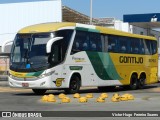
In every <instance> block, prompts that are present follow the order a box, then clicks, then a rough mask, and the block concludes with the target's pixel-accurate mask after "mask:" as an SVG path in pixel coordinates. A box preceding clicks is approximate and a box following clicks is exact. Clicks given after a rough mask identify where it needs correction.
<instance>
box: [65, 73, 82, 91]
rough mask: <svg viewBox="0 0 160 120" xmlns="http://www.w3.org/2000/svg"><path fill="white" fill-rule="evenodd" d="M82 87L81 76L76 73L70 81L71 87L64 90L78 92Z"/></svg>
mask: <svg viewBox="0 0 160 120" xmlns="http://www.w3.org/2000/svg"><path fill="white" fill-rule="evenodd" d="M79 89H80V78H79V77H78V76H76V75H73V76H72V78H71V81H70V85H69V88H67V89H65V90H64V91H65V92H66V93H69V94H74V93H77V92H78V91H79Z"/></svg>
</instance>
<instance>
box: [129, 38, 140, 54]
mask: <svg viewBox="0 0 160 120" xmlns="http://www.w3.org/2000/svg"><path fill="white" fill-rule="evenodd" d="M130 53H132V54H139V53H140V39H136V38H131V41H130Z"/></svg>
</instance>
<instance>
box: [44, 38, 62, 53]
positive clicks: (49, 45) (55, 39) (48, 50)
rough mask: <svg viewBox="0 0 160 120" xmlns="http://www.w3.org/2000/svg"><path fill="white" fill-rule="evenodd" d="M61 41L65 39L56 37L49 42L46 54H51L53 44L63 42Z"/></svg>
mask: <svg viewBox="0 0 160 120" xmlns="http://www.w3.org/2000/svg"><path fill="white" fill-rule="evenodd" d="M61 39H63V37H55V38H52V39H50V40H49V41H48V42H47V45H46V52H47V53H50V52H51V47H52V44H53V43H54V42H55V41H58V40H61Z"/></svg>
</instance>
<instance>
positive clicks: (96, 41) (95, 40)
mask: <svg viewBox="0 0 160 120" xmlns="http://www.w3.org/2000/svg"><path fill="white" fill-rule="evenodd" d="M89 51H96V52H102V41H101V35H100V34H99V33H90V49H89Z"/></svg>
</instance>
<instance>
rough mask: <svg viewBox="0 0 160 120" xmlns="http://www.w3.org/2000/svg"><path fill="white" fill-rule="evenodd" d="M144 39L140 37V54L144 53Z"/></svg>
mask: <svg viewBox="0 0 160 120" xmlns="http://www.w3.org/2000/svg"><path fill="white" fill-rule="evenodd" d="M143 41H144V40H143V39H140V54H145V48H144V42H143Z"/></svg>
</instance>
